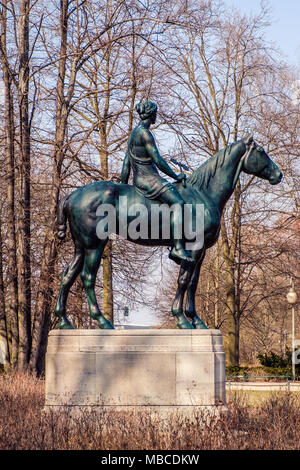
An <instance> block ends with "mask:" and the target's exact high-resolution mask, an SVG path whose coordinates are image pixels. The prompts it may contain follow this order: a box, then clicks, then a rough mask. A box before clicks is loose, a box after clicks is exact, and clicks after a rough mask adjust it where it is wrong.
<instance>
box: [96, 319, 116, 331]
mask: <svg viewBox="0 0 300 470" xmlns="http://www.w3.org/2000/svg"><path fill="white" fill-rule="evenodd" d="M97 323H98V326H99V328H101V330H114V329H115V328H114V326H113V325H112V323H111V322H110V321H109V320H107V318H105V317H104V316H101V317H98V318H97Z"/></svg>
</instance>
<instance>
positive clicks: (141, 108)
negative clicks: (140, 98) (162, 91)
mask: <svg viewBox="0 0 300 470" xmlns="http://www.w3.org/2000/svg"><path fill="white" fill-rule="evenodd" d="M135 109H136V111H137V112H138V114H139V116H140V118H141V120H142V121H145V120H146V119H149V118H152V119H151V121H152V123H153V124H154V123H155V119H156V114H157V104H155V103H153V102H152V101H144V102H143V103H138V104H137V105H136V106H135Z"/></svg>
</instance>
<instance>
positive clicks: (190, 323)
mask: <svg viewBox="0 0 300 470" xmlns="http://www.w3.org/2000/svg"><path fill="white" fill-rule="evenodd" d="M136 109H137V111H138V113H139V115H140V118H141V121H140V123H139V124H138V126H137V127H136V128H135V129H134V130H133V131H132V133H131V135H130V138H129V141H128V149H127V152H126V156H125V159H124V164H123V169H122V182H121V183H114V182H111V181H96V182H94V183H91V184H89V185H86V186H83V187H81V188H78V189H77V190H75V191H74V192H72V193H71V194H69V195H67V196H65V197H64V198H63V199H62V200H61V201H60V204H59V209H58V236H59V238H61V239H62V238H64V236H65V233H66V223H67V220H68V221H69V227H70V230H71V234H72V237H73V241H74V245H75V254H74V257H73V259H72V261H71V263H70V264H69V266H68V267H67V268H66V270H65V271H64V273H63V276H62V282H61V287H60V291H59V295H58V299H57V304H56V307H55V313H56V315H57V316H58V317H59V328H73V326H72V324H71V322H70V321H69V320H68V319H67V317H66V302H67V296H68V293H69V290H70V288H71V286H72V285H73V283H74V281H75V279H76V277H77V276H78V274H81V278H82V281H83V285H84V289H85V293H86V296H87V299H88V303H89V310H90V315H91V317H92V318H93V319H95V320H97V322H98V326H99V327H100V328H113V325H112V324H111V323H110V322H109V321H108V320H107V319H106V318H105V317H104V316H103V315H102V313H101V311H100V309H99V306H98V304H97V299H96V296H95V290H94V287H95V280H96V275H97V271H98V269H99V265H100V261H101V257H102V253H103V250H104V247H105V245H106V243H107V240H108V236H107V238H106V239H99V236H98V235H97V225H98V223H99V222H100V221H101V220H102V219H103V214H102V215H99V207H103V205H104V204H109V205H110V206H112V207H113V208H114V210H115V214H116V227H115V233H116V234H119V233H120V229H121V222H120V221H121V218H122V220H124V212H126V223H127V226H129V224H130V223H131V222H132V220H133V219H134V216H131V215H130V208H133V207H136V206H135V205H136V204H140V205H142V206H143V207H145V208H146V209H147V214H149V216H148V219H147V223H148V228H149V230H148V236H147V237H143V236H141V237H140V238H138V239H133V238H132V237H130V234H128V235H127V239H128V240H130V241H132V242H134V243H138V244H142V245H148V246H167V247H170V248H171V252H170V255H169V256H170V258H171V259H172V260H174V261H175V262H176V263H178V264H180V272H179V277H178V288H177V292H176V295H175V299H174V302H173V305H172V309H171V311H172V314H173V315H174V316H175V317H176V318H177V326H178V327H179V328H206V325H205V324H204V322H203V321H202V320H201V318H200V317H199V316H198V315H197V312H196V308H195V293H196V289H197V284H198V279H199V273H200V268H201V264H202V262H203V259H204V256H205V252H206V250H207V249H208V248H210V247H211V246H213V245H214V244H215V243H216V241H217V238H218V236H219V231H220V221H221V215H222V212H223V209H224V207H225V204H226V202H227V201H228V199H229V198H230V196H231V195H232V193H233V191H234V188H235V186H236V183H237V180H238V177H239V174H240V172H241V171H244V172H245V173H248V174H251V175H255V176H258V177H259V178H262V179H265V180H268V181H269V183H271V184H278V183H279V182H280V181H281V179H282V173H281V171H280V169H279V168H278V166H277V165H276V164H275V163H274V162H273V161H272V160H271V159H270V157H269V156H268V155H267V153H266V152H265V151H264V149H263V148H262V147H259V146H258V145H257V144H256V143H255V142H254V140H253V136H252V135H248V136H247V137H246V138H244V139H241V140H239V141H237V142H235V143H233V144H230V145H228V146H227V147H225V148H224V149H222V150H220V151H219V152H217V153H216V154H215V155H214V156H212V157H211V158H210V159H209V160H207V161H206V162H205V163H204V164H202V165H201V166H200V167H199V168H198V169H197V170H195V171H194V172H193V173H192V174H191V176H189V177H188V178H186V175H185V174H184V173H180V174H179V175H178V174H176V173H174V172H173V170H172V169H171V168H170V167H169V165H168V164H167V163H166V162H165V161H164V159H163V158H162V157H161V156H160V154H159V151H158V149H157V146H156V144H155V141H154V137H153V135H152V134H151V132H150V130H149V128H150V125H151V124H152V123H154V122H155V119H156V113H157V106H156V105H155V104H154V103H152V102H146V103H144V104H139V105H137V107H136ZM156 166H157V167H158V168H159V169H160V170H161V171H162V172H164V173H165V174H166V175H168V176H170V177H172V178H174V179H175V180H176V182H174V183H170V182H169V181H167V180H166V179H164V178H161V177H160V175H159V173H158V171H157V168H156ZM130 169H132V170H133V183H134V184H133V185H128V184H127V181H128V177H129V172H130ZM124 201H126V205H127V207H126V208H125V207H124V206H123V204H124ZM160 203H167V204H169V205H173V204H175V205H176V206H177V209H176V210H177V212H176V210H175V211H174V214H173V215H171V218H170V228H171V230H170V237H169V238H164V237H163V236H162V234H163V221H162V220H161V218H160V219H159V220H160V222H159V227H158V228H159V236H158V237H151V217H150V214H151V209H152V208H153V205H157V204H160ZM185 204H190V205H191V206H192V208H193V220H192V222H193V227H194V226H196V221H195V220H194V219H195V217H196V215H195V214H196V206H197V204H198V205H199V204H202V205H203V207H204V227H203V228H204V234H203V235H204V239H203V246H201V247H200V248H197V249H191V250H185V246H186V243H187V239H185V238H184V236H183V238H182V239H178V238H176V236H175V233H174V226H175V225H176V224H177V223H179V224H180V223H181V222H182V210H183V207H184V205H185ZM127 208H128V211H127ZM122 234H123V232H122ZM189 241H190V240H189ZM185 293H186V294H187V295H186V302H185V306H184V305H183V301H184V295H185Z"/></svg>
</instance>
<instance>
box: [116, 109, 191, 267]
mask: <svg viewBox="0 0 300 470" xmlns="http://www.w3.org/2000/svg"><path fill="white" fill-rule="evenodd" d="M135 109H136V111H137V112H138V114H139V116H140V119H141V121H140V123H139V124H138V125H137V127H135V128H134V129H133V131H132V132H131V134H130V137H129V140H128V147H127V151H126V154H125V158H124V162H123V168H122V179H121V181H122V183H125V184H127V182H128V178H129V174H130V169H131V168H132V170H133V184H134V186H135V188H136V190H137V191H138V192H139V193H140V194H142V195H143V196H145V197H146V198H148V199H155V200H157V201H159V202H160V203H165V204H168V205H169V206H172V209H173V210H172V211H171V217H170V222H171V237H172V242H173V247H172V250H171V252H170V254H169V257H170V259H172V260H173V261H175V262H177V263H181V261H192V259H191V258H190V257H189V255H188V253H187V252H186V250H185V249H184V247H183V246H182V241H181V239H180V238H177V237H176V235H177V234H178V233H180V232H181V233H183V231H182V230H181V231H180V230H179V231H178V230H177V229H178V228H179V227H181V229H182V227H183V210H184V201H183V199H182V197H181V196H180V194H179V193H178V191H177V190H176V188H175V187H174V185H172V184H171V183H170V182H169V181H167V180H166V179H164V178H162V177H161V176H160V175H159V173H158V171H157V167H158V168H159V169H160V170H161V171H162V172H163V173H165V174H166V175H168V176H170V177H171V178H174V179H175V180H176V181H182V183H183V184H185V178H186V175H185V174H184V173H179V174H178V175H177V174H176V173H174V171H173V170H172V168H171V167H170V166H169V165H168V164H167V162H166V161H165V160H164V159H163V158H162V157H161V155H160V153H159V151H158V148H157V146H156V143H155V140H154V137H153V134H152V133H151V131H150V125H151V124H155V122H156V116H157V105H156V104H155V103H153V102H152V101H145V102H144V103H138V104H137V105H136V107H135ZM177 224H178V225H177ZM176 227H177V228H176ZM177 236H178V235H177Z"/></svg>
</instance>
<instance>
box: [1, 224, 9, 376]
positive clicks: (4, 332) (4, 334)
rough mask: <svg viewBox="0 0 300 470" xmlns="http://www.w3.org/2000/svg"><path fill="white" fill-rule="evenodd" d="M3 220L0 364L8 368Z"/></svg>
mask: <svg viewBox="0 0 300 470" xmlns="http://www.w3.org/2000/svg"><path fill="white" fill-rule="evenodd" d="M1 228H2V220H1V221H0V365H1V364H3V366H4V369H5V370H6V369H7V368H8V366H9V350H8V335H7V322H6V314H5V292H4V282H3V265H2V259H3V258H2V255H3V254H2V230H1Z"/></svg>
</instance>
